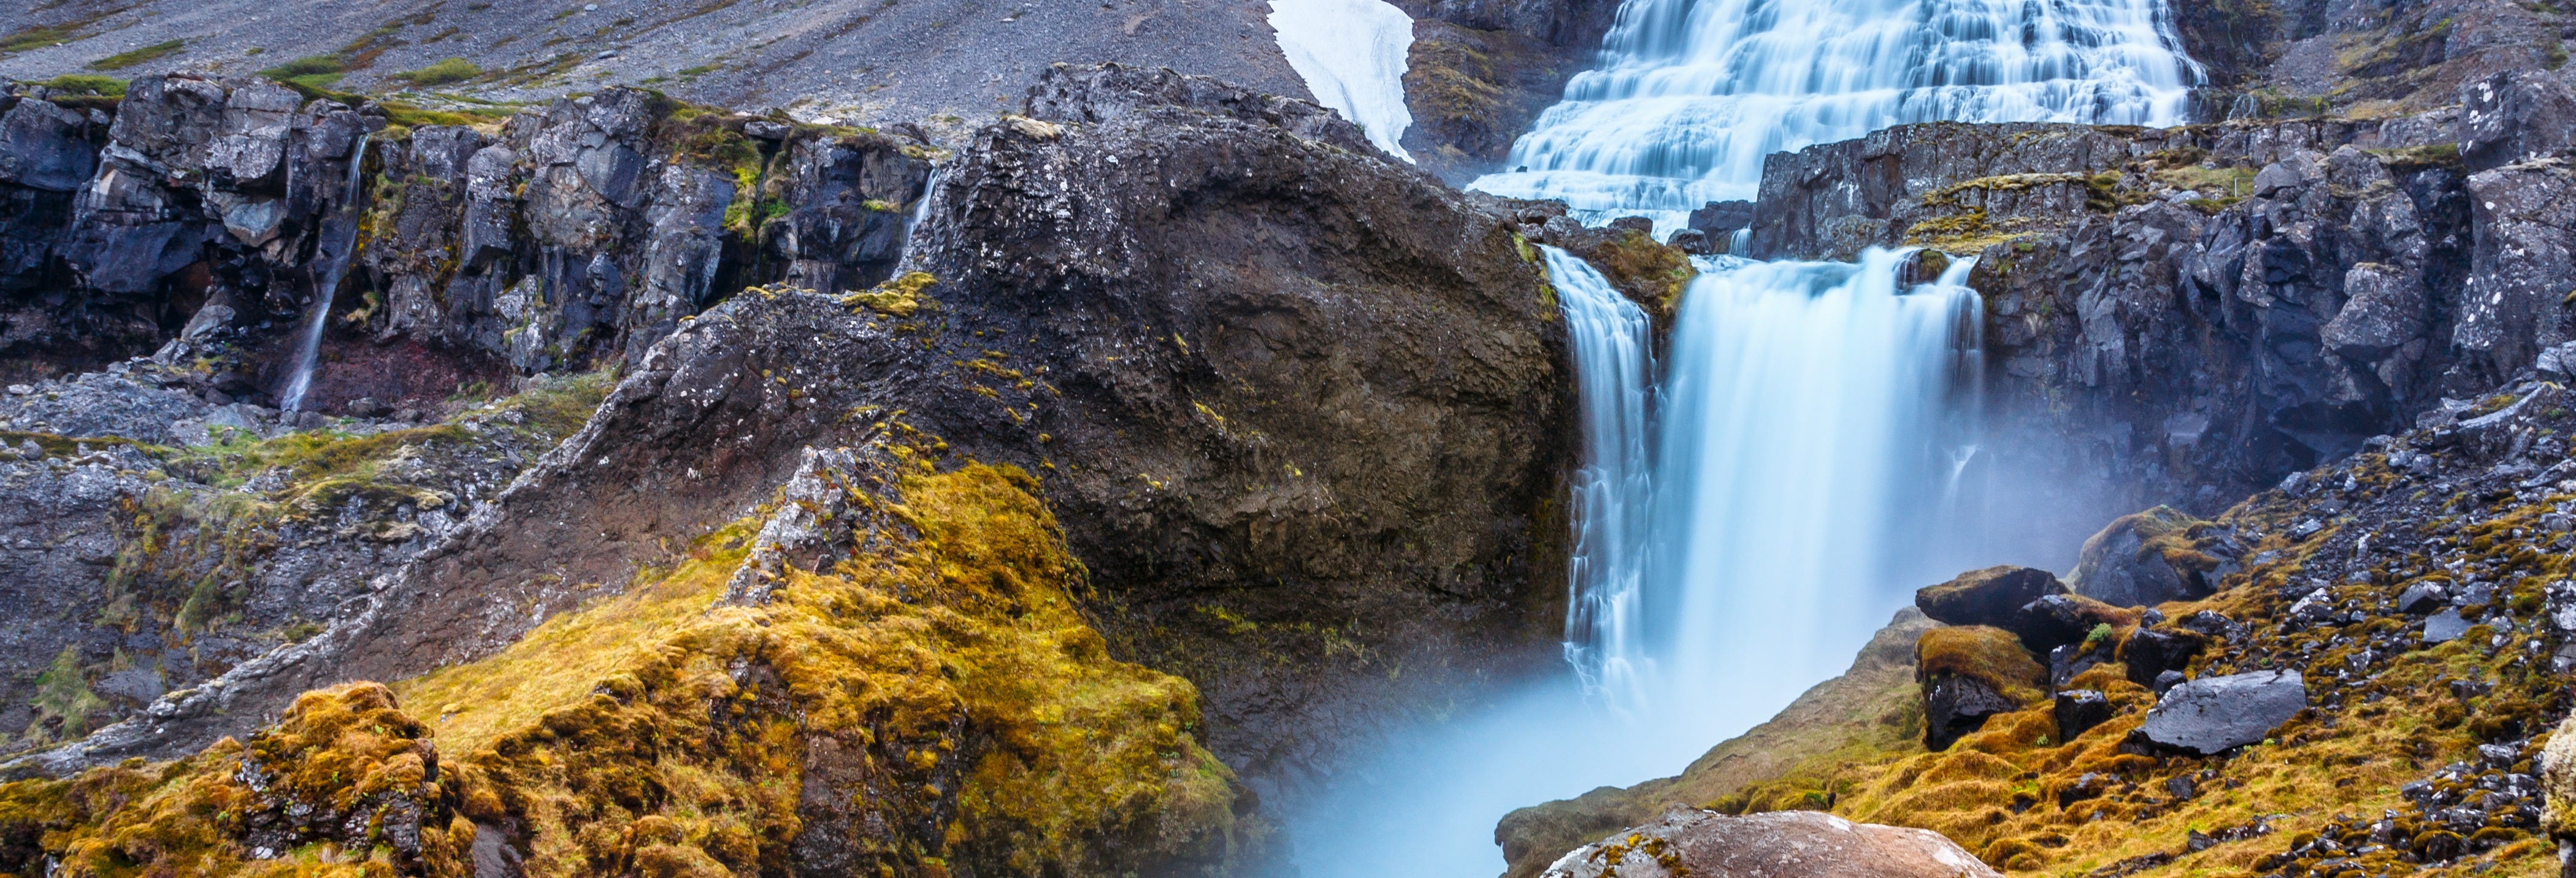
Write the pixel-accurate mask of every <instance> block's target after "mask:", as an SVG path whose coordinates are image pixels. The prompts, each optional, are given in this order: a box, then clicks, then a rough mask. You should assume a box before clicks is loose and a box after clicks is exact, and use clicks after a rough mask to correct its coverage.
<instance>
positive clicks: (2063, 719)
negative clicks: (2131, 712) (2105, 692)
mask: <svg viewBox="0 0 2576 878" xmlns="http://www.w3.org/2000/svg"><path fill="white" fill-rule="evenodd" d="M2051 712H2052V713H2053V714H2054V716H2055V717H2056V719H2057V740H2058V741H2059V742H2061V743H2063V742H2066V741H2072V740H2075V738H2076V736H2077V735H2081V734H2084V733H2085V732H2086V731H2088V730H2090V729H2092V728H2093V727H2094V726H2098V725H2101V724H2103V723H2106V722H2110V721H2111V717H2112V716H2113V715H2114V714H2117V713H2118V712H2119V710H2118V708H2116V707H2113V706H2112V704H2111V700H2110V699H2108V698H2104V697H2102V693H2100V692H2096V691H2093V690H2091V689H2069V690H2066V691H2064V692H2059V693H2057V700H2056V703H2055V704H2054V705H2052V707H2051Z"/></svg>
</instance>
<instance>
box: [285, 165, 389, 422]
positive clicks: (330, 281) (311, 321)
mask: <svg viewBox="0 0 2576 878" xmlns="http://www.w3.org/2000/svg"><path fill="white" fill-rule="evenodd" d="M367 138H368V132H359V134H358V143H357V145H356V146H354V147H351V148H350V149H349V178H348V180H347V181H346V182H344V183H342V184H341V192H340V213H341V214H342V216H341V217H340V220H339V222H338V223H337V224H336V225H335V226H333V234H332V236H331V237H330V238H329V239H327V240H325V241H323V243H322V252H321V254H320V256H321V268H322V270H321V272H319V273H318V274H316V275H315V276H314V280H313V307H312V308H311V309H310V311H311V313H309V314H307V315H306V316H305V318H304V331H303V332H302V333H299V334H298V335H297V338H296V345H295V364H294V371H291V372H288V373H287V375H286V388H285V390H284V391H283V392H280V393H279V394H278V395H277V396H278V403H277V407H278V408H280V409H284V410H286V411H290V412H293V411H302V410H303V409H304V393H305V391H307V390H310V389H312V387H313V370H314V369H316V368H318V367H319V366H320V365H321V362H322V331H323V330H324V329H328V328H330V323H331V300H332V299H333V298H334V297H335V296H337V295H338V294H339V291H340V279H341V278H342V277H344V276H346V275H347V274H348V273H349V258H350V257H352V256H355V255H356V251H357V249H358V195H359V194H360V188H359V186H360V184H361V183H363V182H365V180H366V171H365V168H366V164H367Z"/></svg>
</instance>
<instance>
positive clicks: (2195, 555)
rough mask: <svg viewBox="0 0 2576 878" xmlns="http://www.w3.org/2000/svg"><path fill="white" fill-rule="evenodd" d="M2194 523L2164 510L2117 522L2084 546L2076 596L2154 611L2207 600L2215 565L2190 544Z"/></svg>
mask: <svg viewBox="0 0 2576 878" xmlns="http://www.w3.org/2000/svg"><path fill="white" fill-rule="evenodd" d="M2199 523H2200V522H2199V520H2197V519H2194V518H2192V517H2190V516H2188V515H2184V514H2183V513H2181V512H2177V511H2175V510H2173V509H2171V508H2167V507H2163V506H2158V507H2156V508H2154V509H2150V510H2147V511H2145V512H2141V513H2137V514H2135V515H2124V516H2121V517H2120V518H2119V519H2118V520H2116V521H2113V522H2111V524H2110V526H2109V527H2105V528H2103V529H2102V532H2101V533H2098V534H2095V535H2093V538H2092V539H2089V540H2086V541H2084V550H2083V553H2082V554H2081V555H2080V556H2078V560H2077V561H2076V564H2075V575H2074V577H2073V578H2074V580H2075V593H2077V594H2080V595H2083V596H2085V597H2088V598H2092V599H2094V600H2098V601H2101V602H2103V603H2106V604H2110V605H2112V606H2115V607H2153V606H2155V605H2157V604H2161V603H2164V602H2166V601H2178V600H2189V599H2192V598H2197V597H2202V596H2205V595H2207V594H2209V593H2210V592H2211V591H2213V590H2214V588H2213V586H2214V583H2212V582H2211V581H2210V576H2209V572H2210V571H2212V570H2215V569H2217V568H2218V566H2219V564H2220V559H2218V558H2216V557H2213V556H2211V555H2210V554H2208V553H2206V552H2203V551H2201V549H2200V547H2199V545H2198V544H2197V543H2196V542H2194V541H2193V540H2192V538H2191V535H2190V533H2191V527H2192V526H2193V525H2196V524H2199Z"/></svg>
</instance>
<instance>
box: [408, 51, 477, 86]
mask: <svg viewBox="0 0 2576 878" xmlns="http://www.w3.org/2000/svg"><path fill="white" fill-rule="evenodd" d="M481 75H483V68H481V67H477V66H474V62H472V61H467V60H465V59H463V58H448V59H445V60H442V61H439V62H438V63H435V64H431V65H429V66H427V67H423V68H421V69H418V70H414V71H411V72H408V73H397V74H394V75H392V76H390V77H387V78H388V79H397V80H401V81H404V82H408V83H411V84H412V85H414V86H419V87H423V88H427V87H429V86H437V85H446V84H448V83H451V82H464V81H466V80H468V79H473V78H475V77H477V76H481Z"/></svg>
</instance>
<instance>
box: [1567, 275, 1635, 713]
mask: <svg viewBox="0 0 2576 878" xmlns="http://www.w3.org/2000/svg"><path fill="white" fill-rule="evenodd" d="M1541 249H1542V250H1543V251H1544V252H1545V253H1546V256H1547V274H1548V278H1549V280H1550V281H1551V282H1552V283H1553V285H1554V286H1555V288H1556V296H1557V305H1558V308H1559V309H1560V310H1561V311H1562V313H1563V314H1564V315H1565V330H1566V336H1567V338H1568V339H1570V340H1571V341H1572V343H1573V348H1574V363H1575V366H1574V374H1575V382H1576V400H1577V405H1579V406H1580V407H1581V408H1580V412H1581V420H1582V424H1583V462H1582V466H1581V468H1580V469H1579V470H1577V471H1576V473H1575V476H1574V486H1573V494H1574V498H1573V499H1574V520H1575V531H1574V553H1573V561H1572V563H1571V565H1570V569H1568V570H1567V571H1566V574H1567V575H1566V581H1567V587H1568V589H1569V593H1568V595H1567V601H1566V611H1565V658H1566V661H1567V662H1569V663H1571V664H1572V665H1573V666H1574V668H1575V671H1576V672H1577V673H1579V674H1582V675H1583V678H1584V683H1585V685H1586V686H1588V687H1590V688H1592V689H1594V690H1597V691H1600V692H1603V693H1609V694H1610V695H1611V698H1612V701H1613V703H1614V704H1618V705H1633V704H1637V703H1640V702H1642V700H1643V699H1644V698H1645V697H1646V693H1645V686H1646V676H1647V674H1648V668H1647V663H1648V660H1647V657H1646V655H1645V654H1644V652H1643V647H1644V643H1643V642H1642V640H1641V638H1640V636H1639V635H1640V634H1642V633H1643V630H1642V628H1641V627H1640V626H1641V624H1642V622H1643V621H1644V620H1643V618H1642V617H1641V616H1640V615H1639V611H1640V608H1639V605H1638V602H1639V601H1640V600H1641V599H1642V596H1643V586H1644V578H1645V562H1646V516H1647V514H1648V513H1649V511H1650V507H1651V503H1650V502H1649V500H1650V498H1651V497H1652V496H1653V494H1652V488H1653V485H1652V483H1651V481H1650V480H1651V478H1652V476H1653V473H1652V471H1651V470H1650V468H1649V467H1650V465H1651V464H1652V461H1651V460H1650V458H1649V455H1648V453H1647V447H1646V438H1647V433H1646V411H1647V403H1648V397H1649V394H1650V393H1651V392H1652V390H1653V388H1652V386H1651V382H1652V381H1653V375H1652V374H1651V373H1652V370H1653V366H1654V363H1653V358H1652V356H1651V355H1650V352H1649V350H1648V346H1649V344H1650V343H1651V338H1652V326H1651V324H1650V323H1649V322H1648V321H1647V319H1646V312H1645V309H1642V308H1639V307H1637V304H1636V303H1635V302H1631V301H1628V299H1627V297H1625V296H1621V295H1619V292H1618V291H1617V290H1614V289H1612V288H1611V287H1610V282H1609V281H1608V280H1606V279H1604V278H1603V277H1602V276H1601V273H1600V272H1598V271H1594V270H1593V269H1592V266H1591V265H1589V264H1586V263H1585V262H1584V261H1583V260H1581V259H1577V258H1575V257H1574V256H1573V255H1572V254H1568V253H1566V252H1565V251H1563V250H1559V249H1557V248H1554V247H1544V248H1541Z"/></svg>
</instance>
